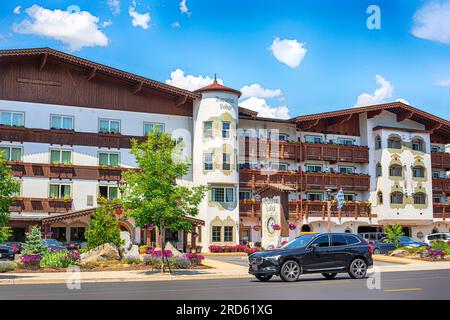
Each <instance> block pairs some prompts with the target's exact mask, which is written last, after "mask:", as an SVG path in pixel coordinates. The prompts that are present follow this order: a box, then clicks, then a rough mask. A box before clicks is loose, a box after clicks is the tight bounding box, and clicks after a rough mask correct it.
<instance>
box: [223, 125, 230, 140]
mask: <svg viewBox="0 0 450 320" xmlns="http://www.w3.org/2000/svg"><path fill="white" fill-rule="evenodd" d="M230 127H231V123H230V122H228V121H223V122H222V138H224V139H228V138H229V137H230Z"/></svg>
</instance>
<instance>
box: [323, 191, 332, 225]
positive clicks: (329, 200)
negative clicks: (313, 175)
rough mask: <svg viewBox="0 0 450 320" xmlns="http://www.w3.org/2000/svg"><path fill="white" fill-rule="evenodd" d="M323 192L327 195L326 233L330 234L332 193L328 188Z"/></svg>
mask: <svg viewBox="0 0 450 320" xmlns="http://www.w3.org/2000/svg"><path fill="white" fill-rule="evenodd" d="M325 192H326V193H327V229H328V232H329V233H330V232H331V200H332V195H331V193H332V192H333V190H332V189H330V188H328V189H326V190H325Z"/></svg>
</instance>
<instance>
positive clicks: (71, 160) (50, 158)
mask: <svg viewBox="0 0 450 320" xmlns="http://www.w3.org/2000/svg"><path fill="white" fill-rule="evenodd" d="M52 151H59V161H58V162H57V164H58V163H63V162H62V161H61V160H62V152H63V151H67V152H70V163H69V164H72V163H73V152H72V150H70V149H50V151H49V153H48V156H49V160H48V163H52Z"/></svg>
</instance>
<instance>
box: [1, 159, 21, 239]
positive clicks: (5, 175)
mask: <svg viewBox="0 0 450 320" xmlns="http://www.w3.org/2000/svg"><path fill="white" fill-rule="evenodd" d="M19 190H20V184H19V181H17V180H14V178H13V176H12V173H11V167H10V166H8V165H7V164H6V159H5V157H4V153H3V152H1V151H0V242H2V241H5V240H7V239H8V238H9V237H10V236H11V229H10V228H8V227H7V226H6V224H7V223H8V220H9V207H10V206H11V204H12V203H13V201H14V194H15V193H17V192H19Z"/></svg>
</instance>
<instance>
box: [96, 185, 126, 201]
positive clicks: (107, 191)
mask: <svg viewBox="0 0 450 320" xmlns="http://www.w3.org/2000/svg"><path fill="white" fill-rule="evenodd" d="M101 187H106V188H107V189H106V193H107V194H108V196H107V197H106V199H108V200H112V199H119V198H120V190H119V186H117V185H109V184H100V185H99V186H98V189H97V192H98V195H97V197H98V198H100V197H102V196H101V194H100V188H101ZM110 188H116V189H117V198H111V197H110V193H109V190H110Z"/></svg>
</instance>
